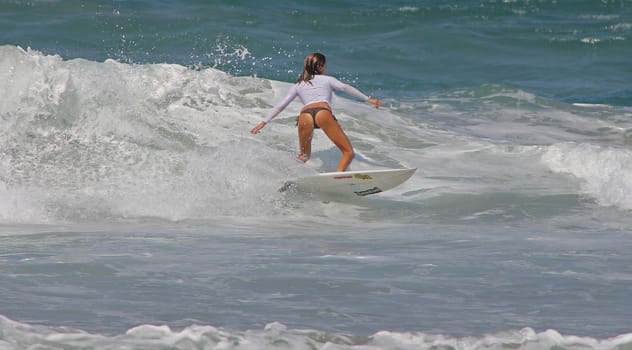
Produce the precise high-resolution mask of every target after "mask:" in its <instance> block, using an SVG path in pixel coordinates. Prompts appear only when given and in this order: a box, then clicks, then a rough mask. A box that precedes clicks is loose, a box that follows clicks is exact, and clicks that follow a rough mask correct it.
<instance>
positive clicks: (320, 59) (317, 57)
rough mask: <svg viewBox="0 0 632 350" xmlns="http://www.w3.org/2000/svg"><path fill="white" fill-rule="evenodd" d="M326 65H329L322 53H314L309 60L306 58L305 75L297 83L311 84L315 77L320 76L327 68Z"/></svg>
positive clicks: (308, 57) (309, 56)
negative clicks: (324, 68)
mask: <svg viewBox="0 0 632 350" xmlns="http://www.w3.org/2000/svg"><path fill="white" fill-rule="evenodd" d="M325 63H327V59H326V58H325V55H323V54H322V53H319V52H314V53H313V54H311V55H308V56H307V58H305V65H304V66H303V74H301V76H300V77H299V78H298V81H297V83H300V82H306V83H309V82H310V80H312V79H313V78H314V75H316V74H320V72H321V70H322V69H323V67H324V66H325ZM310 84H311V83H310Z"/></svg>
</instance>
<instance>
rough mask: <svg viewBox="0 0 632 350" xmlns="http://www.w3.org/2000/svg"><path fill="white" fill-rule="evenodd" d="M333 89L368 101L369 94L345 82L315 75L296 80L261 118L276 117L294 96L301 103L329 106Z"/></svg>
mask: <svg viewBox="0 0 632 350" xmlns="http://www.w3.org/2000/svg"><path fill="white" fill-rule="evenodd" d="M333 90H339V91H343V92H345V93H347V94H349V95H351V96H354V97H357V98H359V99H361V100H363V101H368V100H369V96H367V95H365V94H363V93H362V92H360V90H358V89H356V88H354V87H353V86H351V85H348V84H345V83H343V82H341V81H339V80H338V79H336V78H334V77H331V76H328V75H320V74H319V75H315V76H314V78H312V80H310V81H309V82H304V81H301V82H298V83H296V84H294V85H292V87H291V88H290V91H288V93H287V95H286V96H285V98H284V99H283V100H282V101H281V102H279V103H278V104H277V105H276V106H274V107H273V108H272V109H271V110H270V111H269V112H268V114H267V115H266V116H265V118H264V119H263V121H264V122H266V123H269V122H270V120H272V118H274V117H276V116H277V115H278V114H279V113H281V111H282V110H283V109H285V107H287V105H289V104H290V102H292V101H293V100H294V99H295V98H296V96H298V97H299V98H300V99H301V102H302V103H303V105H309V104H312V103H317V102H327V104H329V105H330V106H331V95H332V91H333Z"/></svg>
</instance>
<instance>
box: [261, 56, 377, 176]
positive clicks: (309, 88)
mask: <svg viewBox="0 0 632 350" xmlns="http://www.w3.org/2000/svg"><path fill="white" fill-rule="evenodd" d="M326 72H327V66H326V59H325V55H323V54H321V53H313V54H311V55H309V56H307V58H306V59H305V65H304V67H303V74H302V75H301V77H300V78H299V79H298V81H297V82H296V84H295V85H293V86H292V87H291V88H290V91H289V92H288V93H287V96H285V98H284V99H283V100H282V101H281V102H279V104H277V105H276V106H275V107H274V108H272V110H270V112H268V114H267V115H266V117H265V118H264V119H263V121H262V122H261V123H259V124H258V125H257V126H255V127H254V128H253V129H252V130H251V131H250V132H251V133H253V134H258V133H259V132H260V131H261V129H263V127H264V126H266V124H267V123H269V122H270V120H272V118H274V117H276V116H277V115H278V114H279V113H281V111H282V110H283V109H284V108H285V107H287V105H289V104H290V102H292V100H294V98H296V96H298V97H299V98H300V99H301V102H303V105H304V107H303V109H302V110H301V114H300V115H299V117H298V138H299V145H300V153H299V155H298V157H296V159H297V160H298V161H300V162H307V161H308V160H309V157H310V156H311V153H312V136H313V135H314V128H316V129H323V131H324V132H325V134H326V135H327V136H328V137H329V139H330V140H331V141H332V142H333V143H334V144H335V145H336V146H337V147H338V148H339V149H340V151H341V152H342V157H341V158H340V163H339V164H338V169H337V171H345V170H347V167H348V166H349V164H351V161H352V160H353V157H354V153H353V147H352V146H351V142H349V138H347V135H346V134H345V132H344V131H343V130H342V128H341V127H340V125H339V124H338V121H337V120H336V117H334V115H333V112H332V110H331V93H332V91H333V90H340V91H343V92H345V93H347V94H349V95H352V96H355V97H357V98H359V99H362V100H363V101H366V102H368V103H371V104H373V105H375V108H378V107H380V106H381V105H382V101H380V100H378V99H376V98H370V97H368V96H366V95H365V94H363V93H362V92H360V91H359V90H358V89H356V88H354V87H353V86H351V85H347V84H345V83H342V82H340V81H339V80H338V79H336V78H334V77H330V76H327V75H325V74H326Z"/></svg>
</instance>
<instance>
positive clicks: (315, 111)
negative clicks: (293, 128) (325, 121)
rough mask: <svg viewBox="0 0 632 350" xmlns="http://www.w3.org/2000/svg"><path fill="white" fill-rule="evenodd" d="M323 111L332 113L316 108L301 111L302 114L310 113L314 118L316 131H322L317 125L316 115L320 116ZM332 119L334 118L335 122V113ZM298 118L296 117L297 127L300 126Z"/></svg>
mask: <svg viewBox="0 0 632 350" xmlns="http://www.w3.org/2000/svg"><path fill="white" fill-rule="evenodd" d="M322 110H326V111H329V112H331V110H330V109H329V108H325V107H314V108H308V109H304V110H302V111H301V114H302V113H309V114H310V115H311V116H312V119H314V129H320V126H318V124H317V123H316V114H318V112H320V111H322ZM331 116H332V117H334V120H337V119H336V116H335V115H333V113H332V114H331ZM298 118H299V117H296V125H297V126H298Z"/></svg>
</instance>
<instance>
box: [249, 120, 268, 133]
mask: <svg viewBox="0 0 632 350" xmlns="http://www.w3.org/2000/svg"><path fill="white" fill-rule="evenodd" d="M266 124H267V123H266V122H261V123H259V124H257V126H255V127H254V128H252V130H250V133H251V134H258V133H259V132H260V131H261V129H263V127H264V126H266Z"/></svg>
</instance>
